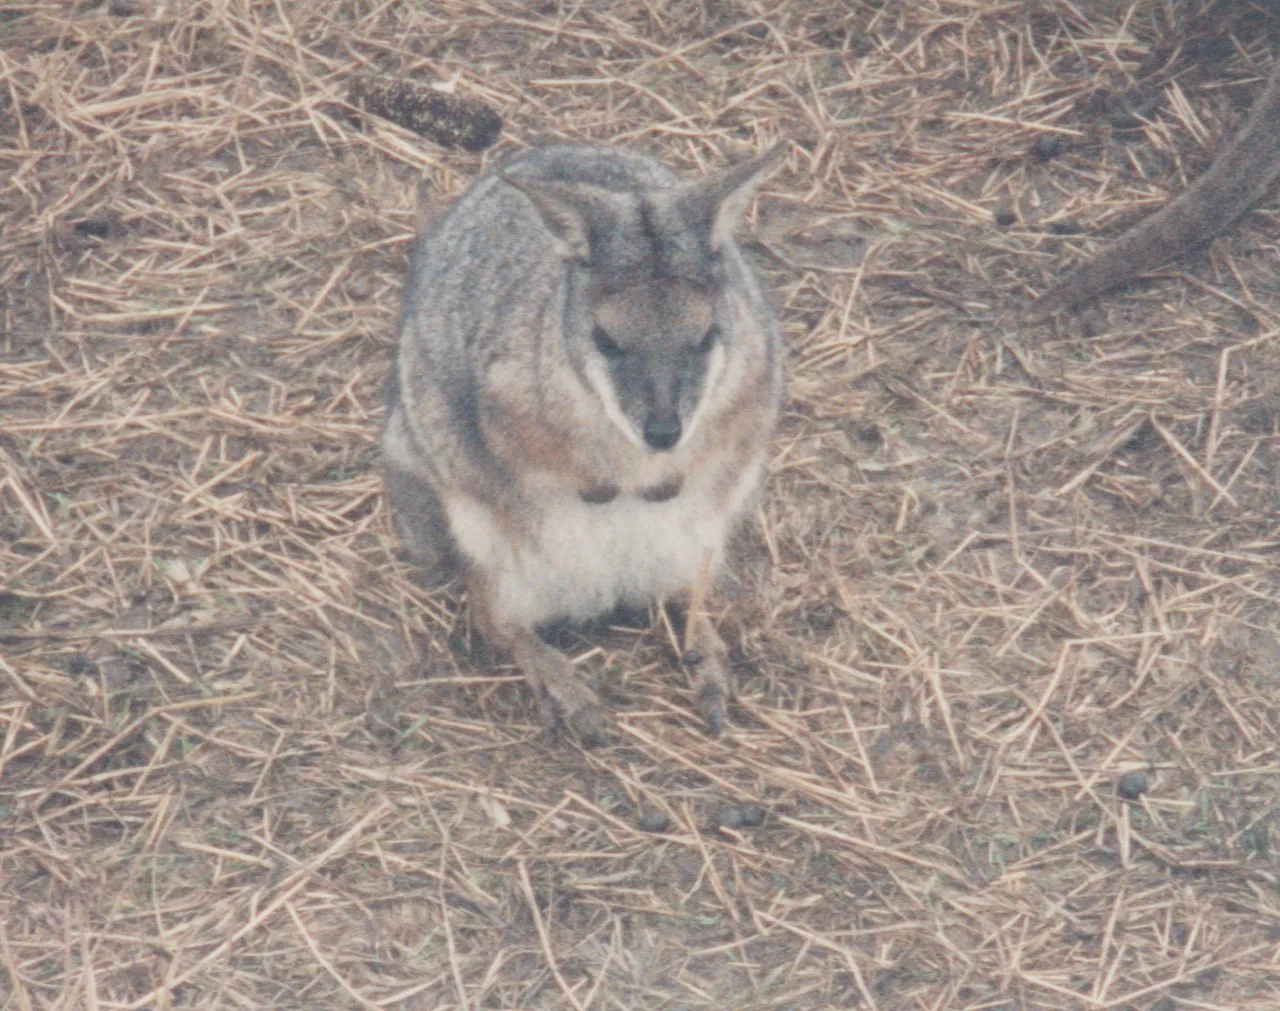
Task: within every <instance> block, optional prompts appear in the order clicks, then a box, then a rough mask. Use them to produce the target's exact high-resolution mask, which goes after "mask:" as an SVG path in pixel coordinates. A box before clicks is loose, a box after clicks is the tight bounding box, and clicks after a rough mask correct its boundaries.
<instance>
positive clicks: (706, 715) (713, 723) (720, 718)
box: [698, 685, 725, 737]
mask: <svg viewBox="0 0 1280 1011" xmlns="http://www.w3.org/2000/svg"><path fill="white" fill-rule="evenodd" d="M698 712H700V713H702V718H703V719H704V720H706V721H707V729H708V730H710V731H711V735H712V736H713V737H719V736H720V735H721V734H722V733H723V732H724V718H725V713H724V692H722V691H721V690H720V688H719V687H718V686H717V685H703V686H702V688H701V689H700V690H699V691H698Z"/></svg>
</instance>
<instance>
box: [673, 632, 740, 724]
mask: <svg viewBox="0 0 1280 1011" xmlns="http://www.w3.org/2000/svg"><path fill="white" fill-rule="evenodd" d="M685 622H686V625H687V627H688V633H687V635H686V636H685V640H686V642H687V643H688V644H689V649H688V651H687V652H686V653H685V655H684V658H683V659H684V665H685V667H687V668H688V669H689V671H690V673H691V674H692V675H693V697H694V700H695V701H696V703H697V706H698V712H700V713H701V714H702V718H703V719H704V720H706V721H707V727H708V728H709V729H710V730H711V732H712V733H713V734H719V733H720V732H721V731H722V730H724V724H725V719H726V716H727V711H728V705H729V700H730V699H731V698H733V697H734V691H733V684H732V682H731V681H730V679H729V649H728V647H727V646H725V644H724V640H723V639H721V638H720V635H719V633H718V632H716V629H715V626H714V625H713V624H711V619H710V618H708V617H707V616H706V614H705V613H703V612H702V611H693V610H690V611H688V612H687V613H686V614H685Z"/></svg>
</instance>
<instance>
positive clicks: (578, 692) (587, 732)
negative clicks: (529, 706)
mask: <svg viewBox="0 0 1280 1011" xmlns="http://www.w3.org/2000/svg"><path fill="white" fill-rule="evenodd" d="M534 690H535V691H536V692H537V695H538V708H539V711H540V714H541V716H542V723H543V725H544V726H545V727H546V728H547V729H548V730H549V731H550V732H551V733H552V734H553V735H554V734H558V733H559V732H560V731H561V730H563V729H564V728H565V727H568V728H569V729H570V730H572V731H573V733H574V734H575V735H576V736H577V738H578V740H579V741H580V742H581V743H582V746H583V747H584V748H598V747H600V746H602V745H603V744H605V743H607V742H608V738H607V737H606V736H605V732H604V721H603V720H602V719H601V709H600V699H599V698H598V697H597V696H596V693H595V690H594V689H593V688H591V686H590V685H588V684H587V683H586V681H585V680H584V679H583V678H581V677H580V676H579V675H578V673H577V672H576V671H574V670H573V669H572V668H571V667H569V666H568V665H567V664H566V665H565V669H564V670H562V671H556V672H555V675H554V676H552V677H546V678H542V679H540V681H539V683H538V684H536V685H535V689H534Z"/></svg>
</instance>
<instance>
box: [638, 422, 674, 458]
mask: <svg viewBox="0 0 1280 1011" xmlns="http://www.w3.org/2000/svg"><path fill="white" fill-rule="evenodd" d="M680 431H681V429H680V419H679V418H650V419H649V420H648V421H646V422H645V423H644V441H645V442H647V443H648V444H649V445H650V446H651V447H652V448H653V449H663V450H665V449H670V448H671V447H672V446H674V445H675V444H676V443H677V442H679V441H680Z"/></svg>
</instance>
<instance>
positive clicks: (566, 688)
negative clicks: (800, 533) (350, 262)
mask: <svg viewBox="0 0 1280 1011" xmlns="http://www.w3.org/2000/svg"><path fill="white" fill-rule="evenodd" d="M784 153H785V147H784V145H778V146H776V147H774V148H773V149H772V150H770V151H769V152H768V153H766V154H764V155H762V156H760V157H758V158H756V159H754V160H751V161H748V162H745V163H744V164H740V165H737V166H734V167H732V168H729V169H727V170H725V171H722V172H721V173H719V174H717V175H713V176H710V177H707V178H703V179H697V180H682V179H680V178H679V177H678V176H676V175H675V174H674V173H673V172H672V171H670V170H669V169H667V168H666V167H664V166H663V165H662V164H660V163H659V162H657V161H654V160H653V159H651V158H648V157H644V156H642V155H638V154H633V153H628V152H625V151H622V150H618V149H615V148H609V147H593V146H581V145H573V146H570V145H557V146H550V147H545V148H536V149H533V150H530V151H526V152H524V153H522V154H520V155H518V156H517V157H515V158H513V159H510V160H508V161H507V162H506V163H505V164H503V165H501V166H500V167H499V168H497V169H496V170H495V171H494V172H492V173H491V174H489V175H488V176H486V177H484V178H482V179H480V180H479V181H477V182H476V183H475V184H473V185H472V186H471V188H470V189H469V190H468V191H467V192H466V193H464V194H463V196H462V197H461V198H459V200H458V201H457V203H456V204H454V205H453V206H452V207H451V208H450V209H449V210H448V211H447V212H446V213H445V214H444V215H443V216H441V217H440V218H438V219H437V220H436V221H435V222H434V223H432V224H431V225H430V226H429V227H427V228H426V229H425V231H424V232H423V234H421V235H420V237H419V239H418V242H417V246H416V248H415V251H414V255H413V262H412V265H411V267H410V271H409V277H408V281H407V284H406V288H405V297H404V309H403V313H402V315H401V319H400V333H399V349H398V355H397V360H396V364H395V367H394V368H393V370H392V377H391V382H390V384H389V391H388V393H389V396H388V402H389V403H388V417H387V424H386V428H385V430H384V433H383V448H384V453H385V459H386V483H387V491H388V496H389V499H390V503H391V508H392V513H393V515H394V517H395V522H396V527H397V532H398V535H399V537H400V540H401V542H402V543H403V545H404V546H405V548H406V550H407V551H408V553H409V554H410V555H411V556H413V557H415V558H416V559H417V560H419V561H421V562H424V563H426V564H428V565H431V566H433V567H435V568H437V569H441V568H443V569H446V570H448V569H453V568H456V569H458V570H460V571H461V573H462V575H463V577H464V579H465V584H466V587H467V593H468V599H469V602H470V606H471V614H472V618H473V621H474V622H475V624H476V626H477V628H478V629H479V630H480V631H481V633H482V634H483V635H484V636H485V637H486V638H487V639H488V640H489V642H490V643H491V644H492V645H493V646H495V647H496V648H497V649H498V650H500V651H501V652H503V653H505V654H506V655H508V656H509V657H510V659H512V660H513V661H514V662H515V663H516V665H517V666H519V667H520V669H521V670H522V671H523V673H524V675H525V677H526V678H527V679H528V681H529V683H530V686H531V688H532V690H533V692H534V694H535V695H536V697H537V699H538V701H539V706H540V709H541V713H542V716H543V719H544V722H546V723H547V725H548V726H550V727H551V728H553V729H554V728H556V727H559V726H560V725H562V724H563V723H565V722H567V723H568V724H569V725H570V726H572V727H573V729H574V730H575V731H576V732H577V733H578V735H579V737H580V738H581V739H582V740H583V742H584V743H586V744H597V743H600V742H601V741H602V740H603V733H602V729H601V718H600V710H599V702H598V699H597V696H596V693H595V691H594V690H593V689H592V688H591V687H590V685H589V684H588V683H587V682H586V680H585V679H584V678H583V677H582V676H581V675H579V674H578V673H577V672H576V671H575V670H574V668H573V665H572V664H570V663H569V661H568V658H567V657H565V656H564V655H563V654H561V653H560V652H558V651H557V650H556V649H554V648H553V647H551V646H550V645H548V644H547V643H546V642H544V641H543V639H542V638H541V637H540V636H539V634H538V630H539V629H540V628H543V627H545V626H546V625H547V624H549V623H552V622H556V621H562V620H568V621H571V622H577V621H584V620H587V619H590V618H593V617H597V616H600V615H604V614H607V613H609V612H610V611H611V610H613V609H614V608H615V607H617V606H619V605H630V606H636V605H644V604H647V603H649V602H652V601H661V600H664V599H672V600H680V599H683V600H684V602H685V603H686V604H687V603H688V599H689V594H690V592H691V589H692V587H693V586H694V585H695V583H697V582H698V581H699V579H700V578H703V579H705V578H706V572H707V571H708V570H709V571H710V572H711V573H713V574H714V572H715V571H716V569H717V568H718V567H719V566H720V565H721V564H722V562H723V558H724V554H725V549H726V543H727V541H728V539H729V538H730V536H731V535H732V534H733V533H734V531H735V530H736V529H737V528H738V527H740V525H741V524H742V522H743V520H744V518H745V516H746V515H747V513H748V512H749V511H750V509H751V507H752V503H753V502H754V500H755V498H756V494H757V491H758V489H759V486H760V483H761V478H762V475H763V471H764V465H765V462H766V457H767V455H768V452H769V445H770V437H771V434H772V432H773V429H774V425H775V421H776V419H777V415H778V407H779V402H780V399H781V395H782V387H783V354H782V347H781V341H780V338H779V336H778V329H777V324H776V323H775V321H774V319H773V316H772V314H771V313H770V311H769V309H768V307H767V305H766V303H765V300H764V298H763V297H762V295H761V293H760V288H759V286H758V284H757V281H756V279H755V277H754V275H753V273H752V271H751V268H750V267H749V265H748V264H747V263H746V261H745V260H744V258H743V256H742V253H741V251H740V250H739V248H738V247H737V245H736V244H735V243H734V239H733V232H734V228H735V227H736V226H737V224H738V223H739V221H740V219H741V218H742V216H743V214H744V213H745V211H746V208H747V206H748V204H749V202H750V200H751V198H752V195H753V194H754V192H755V189H756V187H757V185H758V184H759V182H760V181H761V180H762V179H763V178H764V177H765V176H766V174H767V173H769V172H770V171H772V170H773V169H774V168H775V167H776V166H777V165H778V164H779V163H780V161H781V156H782V155H783V154H784ZM686 621H687V622H691V623H692V624H691V625H690V626H689V628H688V632H687V636H686V638H687V641H688V642H689V643H690V645H691V649H690V652H689V659H688V661H686V662H687V663H688V664H689V665H690V666H691V667H693V669H694V670H695V671H696V675H695V679H694V685H693V688H694V696H695V698H696V701H697V704H698V708H699V710H700V712H701V713H702V716H703V718H704V719H705V720H706V722H707V724H708V726H709V727H710V728H711V730H712V732H719V731H720V729H721V728H722V726H723V724H724V720H725V706H726V700H727V698H728V697H729V694H730V685H729V678H728V671H727V655H728V651H727V650H726V648H725V645H724V643H723V642H722V641H721V639H720V637H719V636H718V635H717V634H716V631H715V629H714V628H713V626H712V625H711V622H710V621H709V619H708V618H707V617H706V615H705V613H704V612H702V611H698V612H697V613H694V611H692V610H691V611H690V613H688V614H687V617H686Z"/></svg>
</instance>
